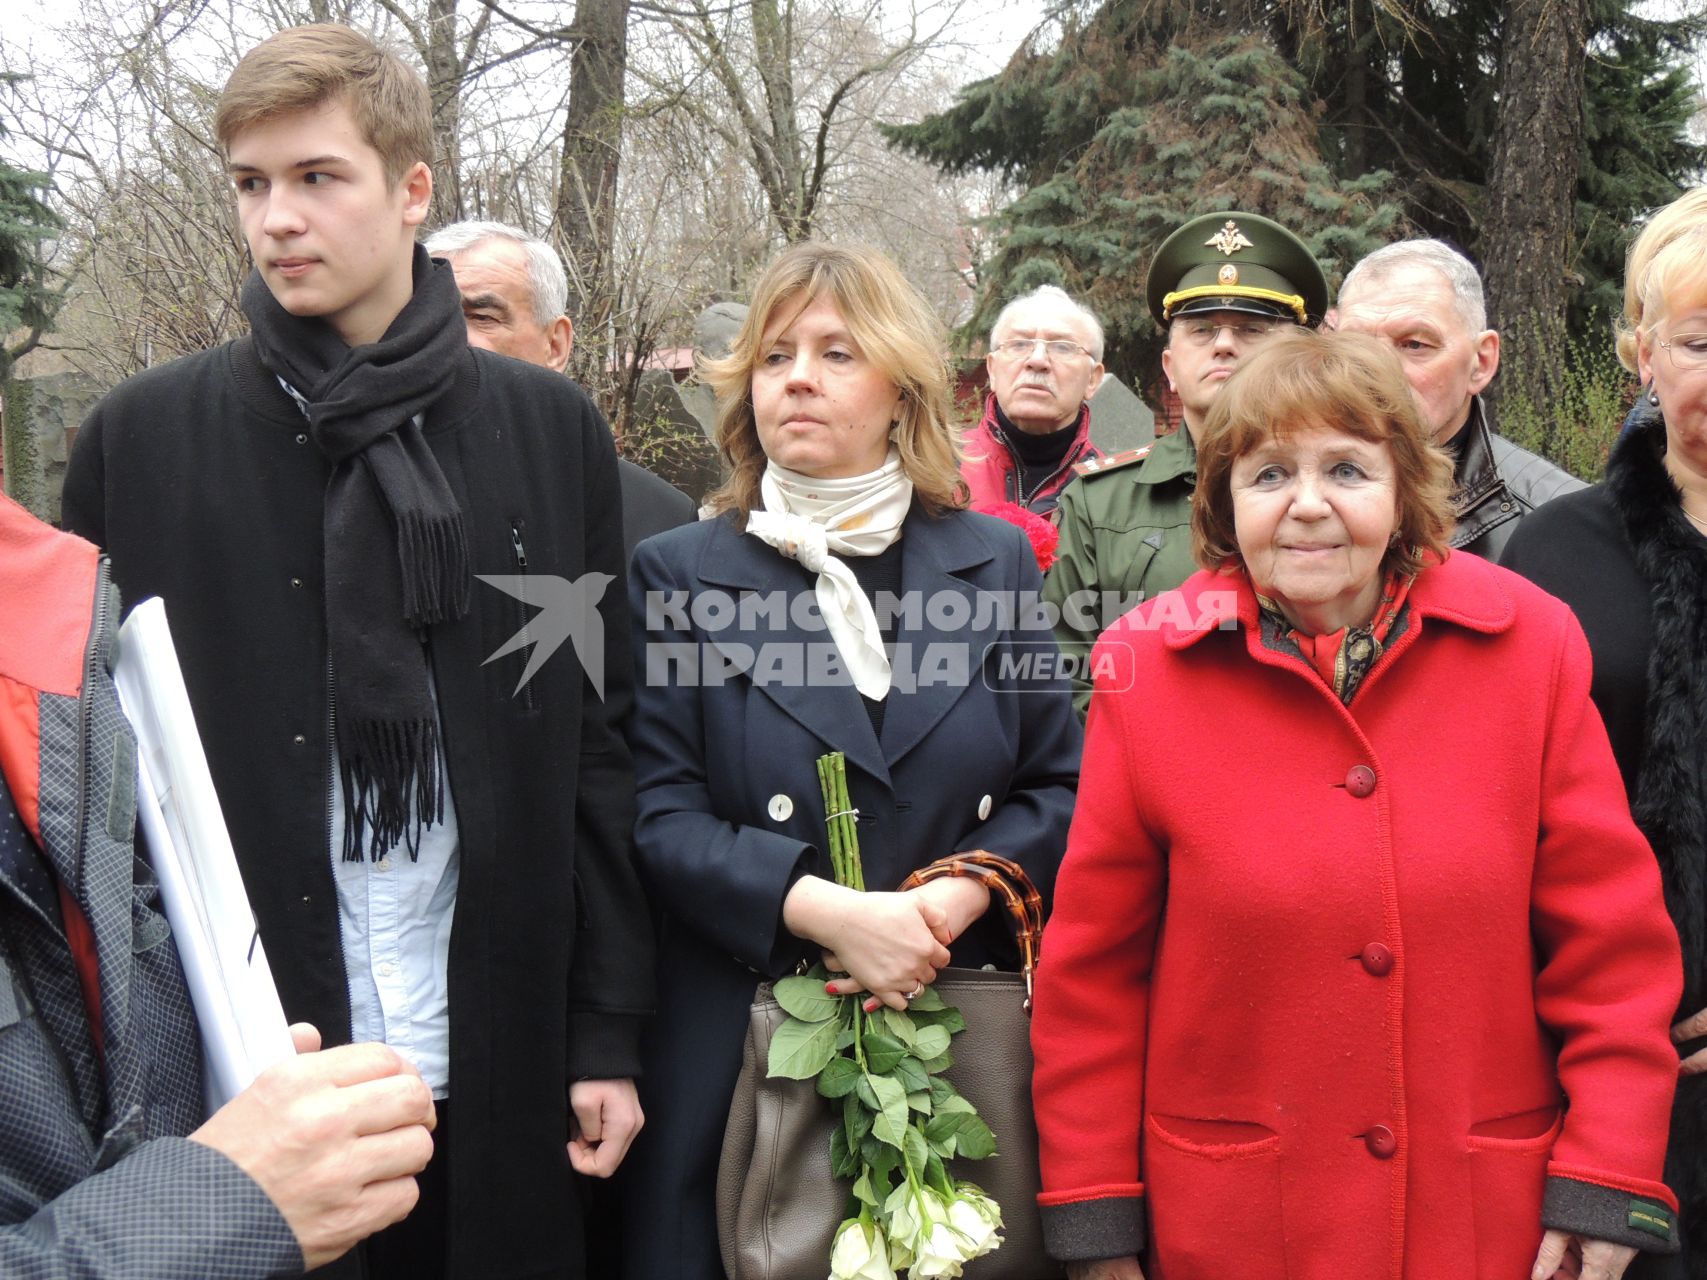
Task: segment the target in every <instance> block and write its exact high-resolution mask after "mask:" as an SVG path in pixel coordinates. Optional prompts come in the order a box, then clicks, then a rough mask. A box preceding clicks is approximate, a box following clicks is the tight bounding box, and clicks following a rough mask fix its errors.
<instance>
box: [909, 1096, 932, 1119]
mask: <svg viewBox="0 0 1707 1280" xmlns="http://www.w3.org/2000/svg"><path fill="white" fill-rule="evenodd" d="M907 1110H909V1111H917V1112H918V1113H919V1114H920V1115H923V1116H928V1115H929V1114H930V1113H931V1110H932V1108H931V1094H930V1090H929V1089H916V1090H914V1091H912V1092H911V1093H909V1094H908V1095H907Z"/></svg>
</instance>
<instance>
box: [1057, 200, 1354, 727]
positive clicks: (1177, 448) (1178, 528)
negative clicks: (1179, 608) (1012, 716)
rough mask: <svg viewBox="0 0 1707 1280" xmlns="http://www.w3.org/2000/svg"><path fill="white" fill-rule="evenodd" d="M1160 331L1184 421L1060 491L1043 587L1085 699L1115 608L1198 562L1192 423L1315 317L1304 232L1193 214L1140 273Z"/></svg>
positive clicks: (1080, 699) (1172, 581)
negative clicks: (1055, 536) (1055, 543)
mask: <svg viewBox="0 0 1707 1280" xmlns="http://www.w3.org/2000/svg"><path fill="white" fill-rule="evenodd" d="M1145 293H1146V296H1147V299H1148V301H1149V304H1150V314H1151V315H1152V316H1154V317H1155V320H1156V323H1157V324H1158V325H1159V326H1161V328H1162V329H1163V330H1164V331H1165V332H1166V333H1167V336H1168V345H1167V347H1166V349H1164V350H1163V352H1162V372H1163V374H1164V375H1165V376H1166V378H1167V380H1168V385H1169V387H1170V388H1171V389H1172V390H1173V391H1174V392H1175V393H1176V394H1177V395H1178V396H1179V398H1180V404H1181V406H1182V408H1183V416H1184V420H1185V425H1184V429H1183V430H1180V431H1176V432H1174V433H1173V434H1172V435H1169V436H1164V437H1163V438H1162V439H1160V440H1158V441H1156V443H1155V444H1153V445H1146V446H1144V447H1143V448H1141V449H1132V450H1129V451H1127V452H1126V453H1121V454H1115V455H1114V456H1113V457H1109V458H1102V459H1093V460H1091V461H1089V462H1085V463H1081V464H1079V465H1078V466H1076V467H1075V468H1074V470H1075V471H1076V472H1077V473H1078V479H1076V480H1075V481H1074V482H1073V483H1071V484H1069V485H1068V486H1067V487H1066V489H1065V490H1063V491H1062V494H1061V498H1060V508H1059V513H1058V521H1059V524H1060V528H1061V542H1060V546H1059V547H1058V549H1057V551H1056V559H1055V564H1054V566H1053V567H1052V568H1051V569H1050V570H1049V575H1048V577H1047V578H1045V579H1044V595H1045V597H1046V598H1047V599H1048V600H1049V601H1050V602H1051V603H1053V604H1054V605H1055V606H1056V607H1057V608H1059V609H1060V610H1061V616H1060V620H1059V621H1058V622H1057V623H1056V626H1055V638H1056V639H1057V640H1058V641H1059V642H1060V644H1061V649H1062V652H1063V653H1064V654H1065V655H1066V656H1067V658H1068V659H1069V661H1070V663H1071V668H1072V671H1073V688H1074V700H1075V702H1076V703H1077V705H1078V708H1079V714H1080V715H1083V714H1084V712H1085V710H1086V708H1087V707H1088V705H1089V703H1090V693H1091V672H1090V665H1089V659H1090V652H1091V646H1092V645H1093V644H1094V643H1095V642H1096V638H1097V636H1098V635H1099V634H1100V633H1101V631H1102V629H1103V627H1105V626H1106V625H1108V624H1109V623H1110V622H1113V621H1114V619H1115V616H1118V615H1117V614H1116V613H1114V612H1113V611H1112V610H1114V609H1117V608H1118V607H1119V605H1118V603H1115V602H1123V603H1125V604H1127V605H1130V604H1131V603H1132V602H1133V600H1134V599H1135V598H1141V599H1149V598H1150V597H1151V596H1154V595H1157V594H1158V593H1160V592H1163V591H1169V590H1172V589H1173V588H1174V587H1177V586H1179V584H1180V583H1182V582H1184V581H1185V580H1186V579H1187V578H1188V577H1190V576H1191V575H1192V573H1193V572H1195V570H1196V568H1197V565H1196V564H1195V563H1194V562H1193V560H1192V555H1191V493H1192V488H1193V486H1194V485H1195V483H1196V479H1197V433H1198V431H1199V430H1201V428H1202V425H1203V421H1204V418H1205V417H1206V416H1207V415H1208V413H1209V406H1210V405H1211V404H1213V403H1214V401H1215V397H1216V395H1217V394H1218V393H1219V392H1220V390H1221V386H1222V384H1223V383H1224V382H1226V380H1227V379H1228V378H1230V377H1231V376H1232V375H1233V372H1234V370H1236V369H1237V368H1238V366H1239V362H1240V361H1241V360H1242V359H1243V358H1244V357H1245V356H1247V355H1249V354H1250V353H1251V352H1253V351H1255V350H1257V349H1258V348H1259V347H1260V346H1261V345H1262V343H1263V342H1264V341H1265V340H1266V339H1267V338H1268V337H1269V336H1270V335H1271V334H1273V333H1275V332H1276V331H1278V330H1280V329H1283V328H1285V327H1286V326H1287V325H1294V324H1302V325H1312V326H1313V325H1316V324H1318V323H1320V321H1321V318H1322V313H1323V312H1324V311H1326V310H1327V305H1328V282H1327V279H1326V278H1325V277H1324V276H1323V275H1322V268H1321V267H1320V266H1319V265H1318V264H1317V262H1316V259H1315V258H1314V257H1313V256H1312V255H1311V253H1310V250H1309V249H1308V248H1307V247H1305V245H1304V242H1303V241H1302V240H1300V239H1299V238H1298V237H1297V236H1295V235H1293V234H1292V233H1291V232H1290V231H1288V230H1287V229H1286V228H1285V227H1282V226H1281V225H1280V224H1278V223H1276V222H1271V221H1270V220H1269V219H1267V218H1263V217H1259V216H1258V215H1256V214H1254V213H1240V212H1221V213H1210V214H1204V215H1202V216H1201V217H1197V218H1193V219H1192V220H1191V221H1189V222H1187V223H1186V224H1185V225H1183V226H1182V227H1180V228H1179V229H1178V230H1177V231H1175V232H1174V233H1173V234H1172V235H1170V236H1169V237H1168V238H1167V239H1166V240H1164V241H1163V242H1162V245H1161V247H1160V248H1159V249H1157V250H1156V256H1155V257H1154V258H1153V259H1152V260H1151V262H1150V274H1149V277H1148V279H1147V281H1146V282H1145Z"/></svg>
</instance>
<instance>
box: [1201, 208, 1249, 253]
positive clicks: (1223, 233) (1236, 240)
mask: <svg viewBox="0 0 1707 1280" xmlns="http://www.w3.org/2000/svg"><path fill="white" fill-rule="evenodd" d="M1203 243H1204V245H1205V246H1206V247H1208V248H1211V249H1219V250H1220V251H1221V252H1222V253H1224V254H1226V255H1227V256H1228V257H1229V258H1231V257H1232V256H1233V255H1234V254H1235V253H1237V252H1238V251H1239V250H1240V249H1250V248H1254V247H1255V246H1254V245H1252V243H1251V242H1250V241H1249V240H1247V239H1246V238H1245V233H1244V232H1243V231H1240V230H1239V224H1238V223H1236V222H1234V221H1233V220H1232V219H1231V218H1228V219H1227V225H1226V226H1224V227H1222V228H1221V230H1219V231H1217V232H1216V233H1215V234H1214V235H1212V236H1210V237H1209V239H1207V240H1205V241H1204V242H1203Z"/></svg>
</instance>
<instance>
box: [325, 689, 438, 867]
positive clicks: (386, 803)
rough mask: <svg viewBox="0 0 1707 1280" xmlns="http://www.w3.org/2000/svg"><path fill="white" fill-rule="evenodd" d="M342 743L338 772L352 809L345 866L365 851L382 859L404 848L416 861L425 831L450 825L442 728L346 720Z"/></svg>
mask: <svg viewBox="0 0 1707 1280" xmlns="http://www.w3.org/2000/svg"><path fill="white" fill-rule="evenodd" d="M338 739H339V741H338V772H339V774H340V780H341V781H342V783H343V786H344V803H345V805H346V807H347V810H348V812H347V814H346V818H345V822H344V852H343V856H344V861H345V862H360V861H362V860H363V857H364V846H365V852H366V853H367V854H371V855H372V856H373V857H374V858H380V857H382V856H384V855H385V853H386V852H387V851H389V850H391V849H393V848H395V847H396V846H397V845H399V844H403V845H405V846H406V847H407V848H408V850H409V860H410V861H411V862H413V861H415V859H416V858H418V857H419V856H420V852H421V831H422V829H423V828H425V827H429V826H431V825H433V824H434V823H435V822H442V821H444V813H445V796H444V775H443V773H442V772H441V771H440V769H439V730H438V725H437V724H436V723H435V722H434V721H433V720H432V719H430V718H428V719H421V720H358V721H353V722H352V721H347V720H345V721H340V722H339V725H338ZM411 800H413V804H411ZM364 834H365V836H366V839H365V840H364V838H363V837H364Z"/></svg>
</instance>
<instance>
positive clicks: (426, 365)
mask: <svg viewBox="0 0 1707 1280" xmlns="http://www.w3.org/2000/svg"><path fill="white" fill-rule="evenodd" d="M414 282H415V291H414V294H413V296H412V297H411V298H410V299H409V302H408V304H407V305H406V306H405V307H404V308H403V310H402V311H401V312H399V313H398V316H397V318H396V319H395V320H393V321H392V322H391V327H390V328H389V329H387V330H386V331H385V334H384V336H383V337H381V338H380V339H379V341H378V342H373V343H367V344H364V345H362V346H359V347H350V346H347V345H346V344H345V343H344V341H343V339H342V338H340V337H339V336H338V334H337V332H336V331H335V330H334V329H333V328H332V326H331V325H329V324H327V323H326V322H325V321H324V320H321V319H318V318H313V317H301V316H293V315H291V314H290V313H289V312H288V311H286V310H285V309H284V308H283V307H282V306H280V305H279V303H278V300H277V299H275V298H274V297H273V295H272V292H271V290H269V289H268V288H267V286H266V284H265V283H264V282H263V281H262V279H261V277H260V274H259V273H258V272H256V273H252V274H251V275H250V277H249V279H248V281H247V282H246V283H245V284H244V286H243V299H242V301H243V311H244V314H245V315H247V316H248V317H249V324H250V326H251V328H252V329H253V330H254V335H255V347H256V352H257V354H258V355H259V356H260V358H261V362H262V363H263V364H264V365H266V367H267V368H268V369H269V370H271V371H272V372H273V373H274V374H276V375H277V376H278V377H279V378H281V379H283V380H284V381H285V382H286V383H288V384H289V385H290V387H291V389H292V390H293V391H294V392H295V393H296V395H297V397H298V400H299V403H301V404H302V406H303V411H304V413H305V414H306V415H307V418H308V431H309V435H310V436H311V437H312V438H313V440H314V443H315V445H316V446H317V447H318V448H319V449H320V452H321V453H322V454H324V455H325V456H326V459H327V460H328V461H329V462H330V463H331V464H332V478H331V480H330V481H329V482H328V483H327V485H326V499H325V501H326V507H325V517H324V532H325V541H326V546H325V557H326V632H327V644H328V647H329V651H330V654H331V659H332V672H333V695H334V703H333V710H334V715H333V723H334V725H335V726H336V732H337V740H338V756H339V767H340V770H341V773H342V782H343V786H344V795H345V798H346V802H347V808H348V814H349V816H348V821H347V822H346V823H345V826H344V857H345V858H347V859H352V860H356V861H360V860H361V858H362V852H363V846H364V844H366V845H367V847H368V848H369V849H371V850H372V852H373V853H374V855H375V856H378V855H379V854H381V853H383V852H384V851H385V850H387V849H389V848H391V847H392V846H393V845H395V844H397V843H398V842H399V841H407V844H408V847H409V852H410V856H411V857H413V856H414V855H415V853H416V850H417V848H418V838H419V834H420V830H421V828H422V827H423V826H425V825H428V824H430V823H433V822H437V821H440V820H442V818H443V817H444V779H443V778H442V777H441V776H440V775H439V767H438V761H439V743H438V720H437V716H436V714H435V710H434V705H433V695H432V689H431V687H430V685H429V684H428V680H427V661H426V654H425V653H424V651H423V649H422V635H421V632H422V630H423V629H424V628H426V627H429V626H431V625H432V624H434V623H436V622H443V621H447V620H450V619H454V618H460V617H461V616H462V615H463V614H464V613H466V612H467V610H468V599H469V591H470V585H471V578H470V575H469V563H468V542H467V538H466V536H465V534H464V532H463V525H462V510H461V508H460V507H458V505H457V501H456V496H455V495H454V494H453V493H452V492H451V489H450V485H449V484H448V483H447V482H446V481H445V477H444V472H443V471H441V470H440V469H439V464H438V462H437V460H436V459H434V457H433V454H432V451H431V450H430V449H429V448H428V447H427V443H426V440H425V439H424V438H423V437H422V434H421V428H420V426H419V424H418V423H417V422H416V420H415V419H416V415H418V414H420V413H421V412H423V411H424V410H425V409H426V408H427V407H428V406H429V405H431V404H432V403H433V402H434V401H436V400H437V399H439V397H440V396H442V395H443V394H444V393H445V391H446V390H447V389H448V388H449V387H450V385H451V383H452V381H453V380H454V379H455V377H456V368H457V356H458V354H459V353H460V352H461V351H462V350H463V349H464V348H465V347H466V346H467V344H468V338H467V331H466V329H465V328H464V326H463V320H462V304H461V300H460V295H459V294H458V293H457V288H456V280H455V277H454V276H452V274H451V269H450V267H449V266H448V265H447V264H445V263H443V262H434V261H432V259H430V258H429V257H428V256H427V253H426V251H425V250H424V249H420V248H417V249H416V250H415V261H414ZM364 831H365V832H366V834H367V836H368V839H367V840H366V841H364V839H363V834H364Z"/></svg>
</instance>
